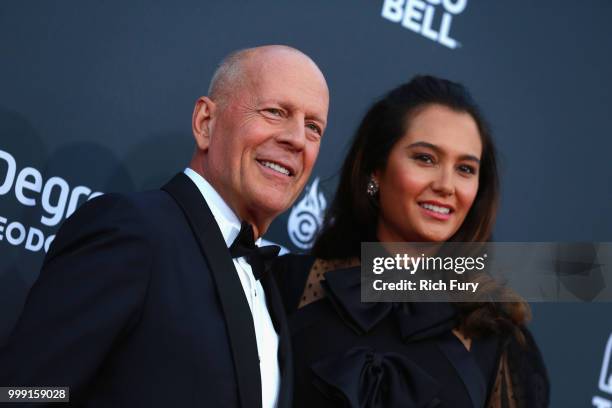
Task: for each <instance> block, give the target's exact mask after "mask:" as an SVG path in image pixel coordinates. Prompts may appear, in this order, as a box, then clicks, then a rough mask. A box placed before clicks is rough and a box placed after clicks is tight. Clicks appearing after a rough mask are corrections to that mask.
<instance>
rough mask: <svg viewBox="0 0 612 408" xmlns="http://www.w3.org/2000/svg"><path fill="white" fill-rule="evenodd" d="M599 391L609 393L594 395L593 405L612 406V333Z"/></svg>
mask: <svg viewBox="0 0 612 408" xmlns="http://www.w3.org/2000/svg"><path fill="white" fill-rule="evenodd" d="M598 385H599V391H601V392H604V393H606V394H609V395H608V396H607V398H602V397H600V396H597V395H595V396H593V401H592V402H593V406H594V407H597V408H612V333H610V338H609V339H608V343H607V344H606V349H605V351H604V356H603V361H602V363H601V372H600V373H599V384H598Z"/></svg>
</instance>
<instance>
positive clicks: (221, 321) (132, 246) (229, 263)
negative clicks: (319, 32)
mask: <svg viewBox="0 0 612 408" xmlns="http://www.w3.org/2000/svg"><path fill="white" fill-rule="evenodd" d="M328 103H329V95H328V89H327V85H326V82H325V79H324V77H323V75H322V73H321V72H320V70H319V69H318V68H317V66H316V65H315V63H314V62H313V61H312V60H311V59H310V58H309V57H308V56H306V55H304V54H303V53H302V52H300V51H298V50H296V49H293V48H290V47H286V46H265V47H258V48H252V49H247V50H242V51H238V52H235V53H233V54H231V55H230V56H228V57H227V58H225V60H224V61H223V62H222V63H221V65H220V66H219V68H218V69H217V71H216V73H215V75H214V76H213V79H212V81H211V85H210V88H209V93H208V96H204V97H201V98H199V99H198V100H197V102H196V105H195V109H194V112H193V120H192V129H193V136H194V138H195V150H194V153H193V156H192V159H191V162H190V165H189V167H188V168H186V169H185V170H184V171H183V172H182V173H180V174H178V175H177V176H175V177H174V178H173V179H172V180H171V181H170V182H169V183H168V184H166V185H165V186H164V187H162V189H161V190H156V191H149V192H143V193H135V194H127V195H119V194H107V195H104V196H102V197H99V198H97V199H94V200H92V201H90V202H88V203H87V204H85V205H83V206H82V207H81V208H80V209H79V210H78V211H77V212H76V213H75V214H74V215H73V216H72V217H70V218H69V219H68V220H67V221H66V222H65V224H64V225H63V226H62V228H61V229H60V231H59V232H58V234H57V237H56V239H55V241H54V243H53V245H52V247H51V248H50V250H49V253H48V255H47V257H46V259H45V262H44V266H43V268H42V271H41V274H40V278H39V279H38V281H37V282H36V284H35V285H34V287H33V288H32V290H31V292H30V295H29V297H28V301H27V303H26V305H25V308H24V311H23V314H22V316H21V318H20V321H19V322H18V324H17V326H16V329H15V331H14V333H13V335H12V336H11V338H10V339H9V342H8V344H7V345H6V346H5V347H4V348H3V349H2V350H1V351H0V386H69V387H70V401H71V404H72V405H74V406H88V407H89V406H91V407H102V406H104V407H174V406H176V407H275V406H279V407H289V406H290V405H291V388H292V365H291V355H290V346H289V337H288V334H287V328H286V324H285V318H284V315H283V313H282V306H281V302H280V299H279V297H278V291H277V290H276V287H275V284H274V282H273V280H271V279H270V276H269V275H267V274H266V273H265V259H266V258H268V257H270V256H272V255H273V253H274V251H273V250H271V249H270V248H265V249H260V248H257V246H258V244H259V242H260V237H261V236H262V235H263V234H264V233H265V232H266V230H267V229H268V226H269V225H270V223H271V222H272V220H273V219H274V217H276V216H277V215H279V214H280V213H281V212H283V211H285V210H286V209H287V208H289V207H290V206H291V204H292V203H293V202H294V200H295V199H296V198H297V196H298V195H299V194H300V192H301V191H302V188H303V187H304V185H305V183H306V181H307V180H308V177H309V176H310V173H311V171H312V167H313V165H314V162H315V159H316V157H317V154H318V151H319V145H320V142H321V137H322V135H323V131H324V129H325V125H326V120H327V110H328ZM36 406H40V404H37V405H36Z"/></svg>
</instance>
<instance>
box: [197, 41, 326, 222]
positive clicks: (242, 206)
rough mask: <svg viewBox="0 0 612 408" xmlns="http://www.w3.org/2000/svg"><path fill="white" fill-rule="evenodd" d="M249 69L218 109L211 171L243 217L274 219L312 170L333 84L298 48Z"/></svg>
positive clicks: (209, 161)
mask: <svg viewBox="0 0 612 408" xmlns="http://www.w3.org/2000/svg"><path fill="white" fill-rule="evenodd" d="M244 70H245V71H244V77H245V79H246V80H245V81H243V83H241V84H240V85H237V86H236V87H235V91H234V92H232V95H230V96H229V97H228V98H227V100H226V101H225V102H224V103H223V104H220V105H219V104H218V105H217V106H216V109H215V114H213V115H212V118H211V121H210V138H209V145H208V151H207V160H206V164H205V171H206V175H207V179H209V181H210V182H211V184H213V186H214V187H215V189H217V191H218V192H219V193H220V194H221V196H222V197H223V198H224V199H225V200H226V202H227V203H228V204H229V205H230V207H232V209H233V210H234V211H235V212H236V213H237V214H238V216H239V217H240V218H243V219H248V220H261V219H269V221H271V220H272V218H274V217H275V216H276V215H278V214H279V213H281V212H283V211H285V210H286V209H287V208H289V207H290V206H291V204H292V203H293V202H294V201H295V199H296V198H297V196H298V195H299V194H300V192H301V191H302V189H303V187H304V185H305V183H306V181H307V180H308V178H309V176H310V173H311V171H312V167H313V165H314V163H315V160H316V158H317V154H318V152H319V146H320V143H321V137H322V135H323V131H324V128H325V125H326V120H327V110H328V104H329V97H328V91H327V86H326V84H325V80H324V78H323V76H322V74H321V73H320V72H319V71H318V69H317V68H316V67H315V66H314V64H313V63H312V62H310V61H309V60H307V59H306V58H304V57H303V56H300V55H297V54H294V53H284V54H283V53H281V55H272V56H270V57H268V58H253V59H252V60H249V61H248V62H245V67H244ZM213 102H214V101H213ZM265 227H266V228H267V225H265ZM260 232H262V231H260Z"/></svg>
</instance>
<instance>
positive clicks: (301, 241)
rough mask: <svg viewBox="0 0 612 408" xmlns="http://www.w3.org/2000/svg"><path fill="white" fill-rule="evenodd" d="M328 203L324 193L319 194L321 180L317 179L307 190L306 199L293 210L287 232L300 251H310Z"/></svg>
mask: <svg viewBox="0 0 612 408" xmlns="http://www.w3.org/2000/svg"><path fill="white" fill-rule="evenodd" d="M326 207H327V201H325V196H323V193H320V192H319V178H318V177H317V178H316V179H315V180H314V181H313V182H312V184H311V185H310V187H308V188H307V191H306V194H304V198H302V199H301V200H300V202H299V203H297V204H296V205H295V206H293V208H292V209H291V214H289V222H288V223H287V232H288V233H289V238H290V239H291V242H293V245H295V246H296V247H298V248H300V249H309V248H310V247H312V244H313V243H314V239H315V237H316V235H317V232H318V231H319V228H320V227H321V224H322V222H323V214H324V213H325V208H326Z"/></svg>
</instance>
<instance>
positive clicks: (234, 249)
mask: <svg viewBox="0 0 612 408" xmlns="http://www.w3.org/2000/svg"><path fill="white" fill-rule="evenodd" d="M229 250H230V254H231V255H232V258H240V257H243V256H244V257H246V259H247V262H248V263H249V264H250V265H251V269H253V275H254V276H255V279H257V280H260V279H261V278H262V276H263V274H264V273H265V272H266V262H267V261H269V260H272V259H274V258H275V257H276V256H277V255H278V252H279V251H280V247H279V246H278V245H267V246H263V247H258V246H256V245H255V238H254V234H253V227H251V224H249V223H248V222H246V221H242V225H241V226H240V233H238V236H237V237H236V239H235V240H234V242H233V243H232V246H231V247H230V248H229Z"/></svg>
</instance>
